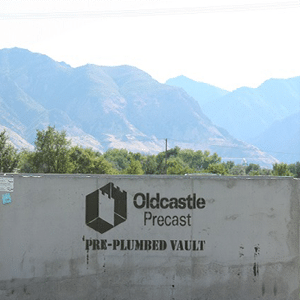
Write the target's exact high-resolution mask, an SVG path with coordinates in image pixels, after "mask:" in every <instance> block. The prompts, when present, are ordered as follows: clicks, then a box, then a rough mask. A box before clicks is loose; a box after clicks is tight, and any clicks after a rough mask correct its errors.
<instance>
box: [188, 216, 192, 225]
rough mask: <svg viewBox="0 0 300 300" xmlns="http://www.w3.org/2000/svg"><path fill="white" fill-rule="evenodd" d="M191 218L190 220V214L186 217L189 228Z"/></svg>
mask: <svg viewBox="0 0 300 300" xmlns="http://www.w3.org/2000/svg"><path fill="white" fill-rule="evenodd" d="M191 218H192V216H191V215H190V214H188V215H187V219H188V225H189V226H192V224H191Z"/></svg>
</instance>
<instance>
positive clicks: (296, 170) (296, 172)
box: [288, 161, 300, 178]
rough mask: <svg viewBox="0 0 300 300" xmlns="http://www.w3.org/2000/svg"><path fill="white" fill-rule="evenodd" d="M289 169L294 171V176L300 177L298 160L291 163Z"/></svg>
mask: <svg viewBox="0 0 300 300" xmlns="http://www.w3.org/2000/svg"><path fill="white" fill-rule="evenodd" d="M288 168H289V171H290V172H291V173H293V175H294V177H296V178H300V162H299V161H297V162H296V163H295V164H290V165H289V166H288Z"/></svg>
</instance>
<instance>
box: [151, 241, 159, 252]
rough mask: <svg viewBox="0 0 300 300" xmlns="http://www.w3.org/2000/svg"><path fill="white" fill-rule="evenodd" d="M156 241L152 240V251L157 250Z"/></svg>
mask: <svg viewBox="0 0 300 300" xmlns="http://www.w3.org/2000/svg"><path fill="white" fill-rule="evenodd" d="M158 245H159V244H158V240H153V241H152V250H159V248H158Z"/></svg>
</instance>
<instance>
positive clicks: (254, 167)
mask: <svg viewBox="0 0 300 300" xmlns="http://www.w3.org/2000/svg"><path fill="white" fill-rule="evenodd" d="M245 172H246V174H249V175H252V174H257V175H259V174H260V166H259V165H258V164H253V163H250V164H249V165H248V166H246V169H245ZM250 173H251V174H250Z"/></svg>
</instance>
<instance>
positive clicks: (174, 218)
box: [172, 216, 179, 226]
mask: <svg viewBox="0 0 300 300" xmlns="http://www.w3.org/2000/svg"><path fill="white" fill-rule="evenodd" d="M178 223H179V222H178V217H177V216H173V220H172V225H173V226H178Z"/></svg>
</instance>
